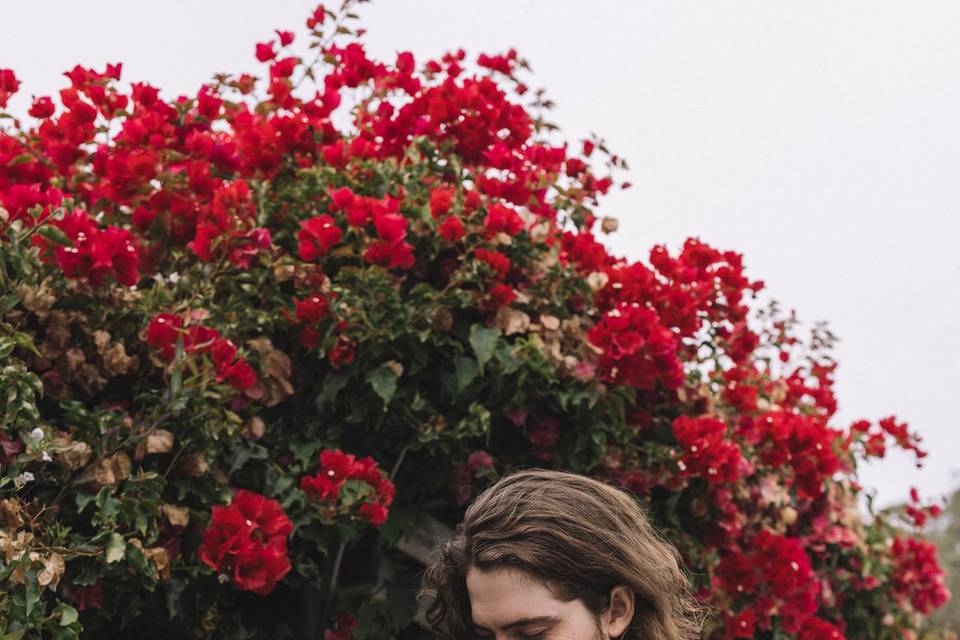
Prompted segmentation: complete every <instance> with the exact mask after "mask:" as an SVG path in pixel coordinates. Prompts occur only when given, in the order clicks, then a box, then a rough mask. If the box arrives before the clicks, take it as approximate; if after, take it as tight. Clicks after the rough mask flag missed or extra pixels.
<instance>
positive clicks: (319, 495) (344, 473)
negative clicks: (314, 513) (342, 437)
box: [300, 449, 396, 527]
mask: <svg viewBox="0 0 960 640" xmlns="http://www.w3.org/2000/svg"><path fill="white" fill-rule="evenodd" d="M348 480H355V481H359V482H361V483H363V484H365V485H366V487H367V489H368V493H369V495H368V496H366V498H365V499H364V500H363V501H362V502H361V503H360V507H359V514H360V516H361V517H363V518H365V519H366V520H367V521H369V522H370V524H372V525H374V526H376V527H379V526H380V525H381V524H383V523H384V522H386V520H387V515H388V509H387V507H389V506H390V504H391V503H392V502H393V497H394V495H395V493H396V488H395V487H394V486H393V483H392V482H390V479H389V478H387V477H386V476H385V475H384V473H383V472H382V471H381V470H380V467H379V466H378V465H377V462H376V461H375V460H374V459H373V458H371V457H370V456H367V457H365V458H360V459H357V457H356V456H355V455H353V454H352V453H344V452H343V451H341V450H340V449H324V450H323V451H321V452H320V472H319V473H317V475H315V476H304V477H302V478H301V479H300V488H301V489H303V490H304V491H305V492H306V493H307V495H308V496H310V497H311V498H312V499H313V500H315V501H317V502H318V503H320V505H321V506H323V507H324V508H325V509H328V510H330V511H332V512H334V513H335V512H336V511H338V510H339V509H340V508H341V507H342V506H343V505H342V504H341V503H340V498H341V489H342V488H343V486H344V483H346V482H347V481H348ZM349 506H350V505H347V507H349Z"/></svg>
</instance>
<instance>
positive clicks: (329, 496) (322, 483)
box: [300, 473, 340, 502]
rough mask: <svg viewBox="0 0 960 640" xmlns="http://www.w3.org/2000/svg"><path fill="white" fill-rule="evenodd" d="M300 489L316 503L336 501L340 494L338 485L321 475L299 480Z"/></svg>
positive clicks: (304, 477)
mask: <svg viewBox="0 0 960 640" xmlns="http://www.w3.org/2000/svg"><path fill="white" fill-rule="evenodd" d="M300 488H301V489H303V490H304V492H305V493H306V494H307V496H309V497H310V498H312V499H314V500H316V501H317V502H325V501H328V500H336V499H337V496H338V495H339V493H340V484H338V483H337V482H334V481H333V480H332V479H330V477H328V476H327V475H325V474H323V473H318V474H317V475H315V476H303V477H302V478H300Z"/></svg>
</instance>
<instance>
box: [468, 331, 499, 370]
mask: <svg viewBox="0 0 960 640" xmlns="http://www.w3.org/2000/svg"><path fill="white" fill-rule="evenodd" d="M499 338H500V329H497V328H496V327H492V328H491V327H485V326H483V325H482V324H479V323H477V324H474V325H473V326H471V327H470V346H471V347H473V352H474V353H476V354H477V361H478V362H479V363H480V368H481V369H483V367H484V365H486V364H487V362H488V361H489V360H490V358H492V357H493V352H494V350H495V349H496V348H497V340H498V339H499Z"/></svg>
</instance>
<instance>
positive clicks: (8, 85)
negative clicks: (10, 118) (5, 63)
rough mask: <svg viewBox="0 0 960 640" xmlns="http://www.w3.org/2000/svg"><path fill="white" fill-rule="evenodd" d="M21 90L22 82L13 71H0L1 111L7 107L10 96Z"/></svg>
mask: <svg viewBox="0 0 960 640" xmlns="http://www.w3.org/2000/svg"><path fill="white" fill-rule="evenodd" d="M19 88H20V81H19V80H17V76H16V74H15V73H14V72H13V70H12V69H0V109H5V108H6V107H7V101H8V100H9V99H10V96H12V95H13V94H15V93H16V92H17V90H18V89H19Z"/></svg>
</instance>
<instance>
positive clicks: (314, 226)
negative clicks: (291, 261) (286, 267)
mask: <svg viewBox="0 0 960 640" xmlns="http://www.w3.org/2000/svg"><path fill="white" fill-rule="evenodd" d="M342 237H343V231H341V230H340V227H338V226H337V225H336V223H335V222H334V220H333V218H331V217H330V216H329V215H327V214H323V215H319V216H317V217H316V218H311V219H309V220H305V221H303V222H301V223H300V231H298V232H297V240H299V242H300V259H301V260H306V261H307V262H310V261H313V260H316V259H317V258H319V257H321V256H324V255H326V254H327V252H328V251H330V249H331V248H332V247H334V246H336V245H337V243H339V242H340V239H341V238H342Z"/></svg>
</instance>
